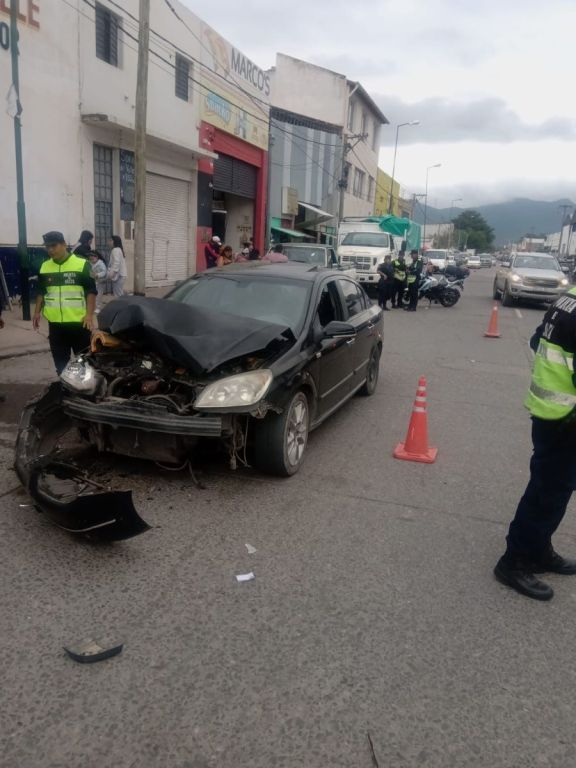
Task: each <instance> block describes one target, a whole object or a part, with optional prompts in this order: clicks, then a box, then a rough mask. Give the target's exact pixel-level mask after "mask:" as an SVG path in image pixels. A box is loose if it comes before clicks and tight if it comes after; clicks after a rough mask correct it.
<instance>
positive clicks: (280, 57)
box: [270, 53, 348, 125]
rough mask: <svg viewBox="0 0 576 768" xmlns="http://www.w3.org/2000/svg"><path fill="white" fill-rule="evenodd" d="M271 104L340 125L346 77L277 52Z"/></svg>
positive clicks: (345, 96)
mask: <svg viewBox="0 0 576 768" xmlns="http://www.w3.org/2000/svg"><path fill="white" fill-rule="evenodd" d="M270 74H271V92H270V103H271V104H273V105H274V106H275V107H277V108H278V109H285V110H287V111H289V112H295V113H296V114H298V115H306V116H307V117H312V118H314V119H315V120H322V121H323V122H325V123H332V124H333V125H343V121H344V115H345V112H346V102H347V98H348V86H347V81H346V77H345V76H344V75H339V74H338V73H336V72H331V71H330V70H329V69H324V68H323V67H318V66H316V65H315V64H310V63H309V62H307V61H301V60H300V59H294V58H292V56H286V55H285V54H283V53H277V54H276V66H275V67H274V69H272V70H271V72H270Z"/></svg>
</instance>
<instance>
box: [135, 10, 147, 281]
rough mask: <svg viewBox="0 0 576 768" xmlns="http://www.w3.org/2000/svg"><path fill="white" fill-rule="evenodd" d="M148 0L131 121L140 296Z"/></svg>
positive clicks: (143, 12)
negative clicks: (133, 139)
mask: <svg viewBox="0 0 576 768" xmlns="http://www.w3.org/2000/svg"><path fill="white" fill-rule="evenodd" d="M149 39H150V0H140V10H139V31H138V74H137V77H136V114H135V119H134V129H135V143H134V171H135V176H136V184H135V187H136V189H135V198H134V216H135V219H134V225H135V232H134V293H135V294H138V295H141V296H143V295H144V293H145V286H146V113H147V107H148V43H149Z"/></svg>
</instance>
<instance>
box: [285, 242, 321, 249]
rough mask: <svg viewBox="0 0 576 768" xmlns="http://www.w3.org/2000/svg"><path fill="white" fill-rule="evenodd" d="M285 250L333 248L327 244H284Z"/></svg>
mask: <svg viewBox="0 0 576 768" xmlns="http://www.w3.org/2000/svg"><path fill="white" fill-rule="evenodd" d="M282 245H283V247H284V248H332V246H331V245H328V244H327V243H282Z"/></svg>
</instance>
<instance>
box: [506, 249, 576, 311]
mask: <svg viewBox="0 0 576 768" xmlns="http://www.w3.org/2000/svg"><path fill="white" fill-rule="evenodd" d="M568 287H569V282H568V279H567V278H566V275H565V274H564V273H563V272H562V270H561V269H560V265H559V264H558V261H557V260H556V258H555V257H554V256H550V255H549V254H546V253H530V252H526V253H513V254H511V255H510V257H508V259H504V260H503V261H501V262H500V264H499V266H498V268H497V270H496V276H495V278H494V289H493V296H494V298H495V299H497V298H500V297H501V299H502V304H503V306H505V307H509V306H511V305H512V303H513V302H514V300H515V299H528V300H531V301H546V302H553V301H555V300H556V299H557V298H558V296H560V295H561V294H563V293H565V292H566V291H567V290H568Z"/></svg>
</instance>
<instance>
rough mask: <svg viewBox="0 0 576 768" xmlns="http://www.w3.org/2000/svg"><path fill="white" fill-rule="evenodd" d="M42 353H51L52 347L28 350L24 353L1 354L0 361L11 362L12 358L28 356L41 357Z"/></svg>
mask: <svg viewBox="0 0 576 768" xmlns="http://www.w3.org/2000/svg"><path fill="white" fill-rule="evenodd" d="M42 352H50V347H46V349H27V350H25V351H24V352H0V360H9V359H10V358H12V357H26V355H39V354H41V353H42Z"/></svg>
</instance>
